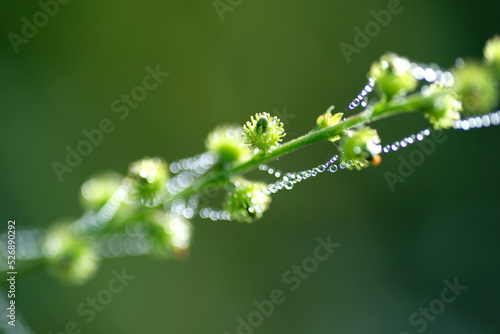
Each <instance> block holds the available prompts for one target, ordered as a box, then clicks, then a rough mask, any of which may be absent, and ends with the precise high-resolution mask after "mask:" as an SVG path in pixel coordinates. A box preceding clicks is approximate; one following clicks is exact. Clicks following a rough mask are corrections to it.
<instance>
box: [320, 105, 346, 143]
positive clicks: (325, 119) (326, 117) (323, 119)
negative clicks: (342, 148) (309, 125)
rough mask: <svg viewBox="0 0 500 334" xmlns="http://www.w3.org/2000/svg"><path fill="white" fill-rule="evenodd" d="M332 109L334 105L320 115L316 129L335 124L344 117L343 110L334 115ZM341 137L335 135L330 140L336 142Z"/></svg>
mask: <svg viewBox="0 0 500 334" xmlns="http://www.w3.org/2000/svg"><path fill="white" fill-rule="evenodd" d="M332 110H333V107H331V108H330V109H328V110H327V111H326V112H325V113H324V114H323V115H321V116H319V117H318V118H317V119H316V129H317V130H321V129H324V128H327V127H329V126H332V125H335V124H337V123H338V122H340V120H341V119H342V117H343V116H344V114H343V113H341V112H338V113H336V114H334V115H332V112H331V111H332ZM339 139H340V136H333V137H332V138H330V139H329V141H331V142H332V143H334V142H336V141H337V140H339Z"/></svg>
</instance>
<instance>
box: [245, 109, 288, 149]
mask: <svg viewBox="0 0 500 334" xmlns="http://www.w3.org/2000/svg"><path fill="white" fill-rule="evenodd" d="M285 135H286V133H285V129H284V125H283V122H281V121H280V119H279V118H278V117H276V116H271V115H269V114H268V113H266V112H264V113H258V114H255V116H252V117H251V119H250V121H248V122H247V123H246V124H245V126H244V127H243V139H244V141H245V144H247V145H249V147H250V149H252V150H254V149H259V150H260V151H262V152H267V151H269V150H272V149H273V148H275V147H277V146H278V145H279V143H280V142H281V141H282V140H283V139H282V138H283V137H284V136H285Z"/></svg>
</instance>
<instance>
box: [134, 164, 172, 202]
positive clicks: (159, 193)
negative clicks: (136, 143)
mask: <svg viewBox="0 0 500 334" xmlns="http://www.w3.org/2000/svg"><path fill="white" fill-rule="evenodd" d="M167 181H168V171H167V164H166V163H165V162H164V161H163V160H161V159H159V158H145V159H141V160H138V161H136V162H133V163H132V164H130V167H129V171H128V177H127V184H128V185H129V186H130V198H131V199H132V200H133V201H136V202H139V203H142V204H144V205H147V206H157V205H159V204H160V203H161V201H162V200H163V199H164V198H165V196H166V194H167V193H166V183H167Z"/></svg>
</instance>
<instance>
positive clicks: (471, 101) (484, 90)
mask: <svg viewBox="0 0 500 334" xmlns="http://www.w3.org/2000/svg"><path fill="white" fill-rule="evenodd" d="M452 73H453V77H454V79H455V84H454V85H453V89H454V90H455V92H457V94H458V98H459V99H460V100H461V101H462V105H463V114H465V115H466V116H469V115H476V114H484V113H487V112H490V111H492V110H493V109H494V108H495V107H496V106H497V104H498V91H497V83H496V82H495V78H494V77H493V75H492V73H491V72H490V70H489V69H488V68H487V67H486V66H485V65H483V64H481V63H475V62H469V63H465V64H464V65H462V66H460V67H458V68H455V69H453V71H452Z"/></svg>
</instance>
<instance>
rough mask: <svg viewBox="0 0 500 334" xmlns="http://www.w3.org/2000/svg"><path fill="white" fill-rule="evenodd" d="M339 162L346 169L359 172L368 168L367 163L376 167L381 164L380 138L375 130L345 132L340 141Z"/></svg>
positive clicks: (363, 129) (367, 128) (365, 128)
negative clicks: (363, 168) (353, 169)
mask: <svg viewBox="0 0 500 334" xmlns="http://www.w3.org/2000/svg"><path fill="white" fill-rule="evenodd" d="M340 151H341V157H340V158H341V161H342V162H343V163H345V164H346V165H347V166H348V167H350V168H352V167H355V168H356V169H358V170H360V169H361V168H362V167H366V166H368V162H369V161H370V162H372V163H373V164H374V165H378V164H379V163H380V162H381V158H380V155H379V154H380V152H381V151H382V147H381V146H380V137H379V136H378V134H377V130H374V129H371V128H369V127H363V128H361V129H357V130H346V131H345V132H344V135H343V136H342V138H341V140H340Z"/></svg>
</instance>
